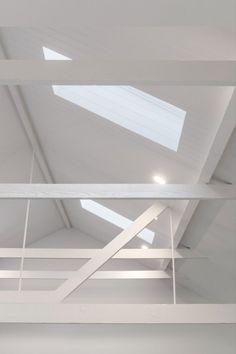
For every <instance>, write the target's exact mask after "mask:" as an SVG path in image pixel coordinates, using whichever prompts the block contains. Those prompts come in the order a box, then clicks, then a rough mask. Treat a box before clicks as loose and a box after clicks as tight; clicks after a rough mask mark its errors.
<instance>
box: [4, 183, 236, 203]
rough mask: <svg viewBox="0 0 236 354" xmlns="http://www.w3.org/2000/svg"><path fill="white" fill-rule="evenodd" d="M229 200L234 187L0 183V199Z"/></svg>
mask: <svg viewBox="0 0 236 354" xmlns="http://www.w3.org/2000/svg"><path fill="white" fill-rule="evenodd" d="M86 198H89V199H94V198H95V199H96V198H99V199H158V200H162V199H163V200H181V199H183V200H190V199H193V200H194V199H195V200H211V199H213V200H215V199H223V200H232V199H236V185H224V184H222V185H221V184H165V185H158V184H36V183H33V184H23V183H20V184H14V183H11V184H3V183H2V184H0V199H86Z"/></svg>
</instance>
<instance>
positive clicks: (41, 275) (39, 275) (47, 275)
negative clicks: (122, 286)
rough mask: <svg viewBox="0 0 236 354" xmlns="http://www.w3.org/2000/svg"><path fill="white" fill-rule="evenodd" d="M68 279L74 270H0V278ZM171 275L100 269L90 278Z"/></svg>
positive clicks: (167, 277)
mask: <svg viewBox="0 0 236 354" xmlns="http://www.w3.org/2000/svg"><path fill="white" fill-rule="evenodd" d="M20 277H21V278H22V279H64V280H65V279H68V278H76V277H77V272H75V271H41V270H40V271H36V270H34V271H31V270H24V271H22V272H20V271H18V270H0V279H19V278H20ZM169 278H171V275H170V274H169V273H168V272H165V271H162V270H101V271H98V272H96V273H94V274H93V275H92V276H91V277H90V279H95V280H115V279H123V280H125V279H169Z"/></svg>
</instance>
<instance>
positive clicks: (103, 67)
mask: <svg viewBox="0 0 236 354" xmlns="http://www.w3.org/2000/svg"><path fill="white" fill-rule="evenodd" d="M36 83H37V84H47V85H53V84H54V85H55V84H56V85H78V84H79V85H139V84H158V85H191V86H194V85H200V86H202V85H208V86H210V85H217V86H219V85H220V86H224V85H227V86H234V85H236V61H200V60H199V61H179V60H169V61H168V60H152V61H97V60H96V61H90V60H86V61H84V60H69V61H63V60H62V61H61V60H56V61H54V60H48V61H46V60H45V61H44V60H41V61H40V60H0V84H1V85H25V84H36Z"/></svg>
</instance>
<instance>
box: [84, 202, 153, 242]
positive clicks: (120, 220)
mask: <svg viewBox="0 0 236 354" xmlns="http://www.w3.org/2000/svg"><path fill="white" fill-rule="evenodd" d="M80 203H81V206H82V208H83V209H85V210H87V211H89V212H90V213H92V214H94V215H96V216H98V217H99V218H101V219H103V220H106V221H108V222H110V223H111V224H113V225H116V226H118V227H120V228H121V229H123V230H124V229H126V228H127V227H128V226H129V225H130V224H132V221H131V220H129V219H128V218H126V217H124V216H122V215H120V214H118V213H116V212H115V211H113V210H111V209H108V208H106V207H104V206H103V205H101V204H99V203H97V202H94V201H93V200H90V199H81V200H80ZM154 236H155V232H153V231H151V230H148V229H143V231H141V232H140V233H139V234H138V235H137V237H139V238H141V239H142V240H144V241H146V242H148V243H150V244H151V243H152V242H153V239H154Z"/></svg>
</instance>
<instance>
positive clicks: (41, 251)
mask: <svg viewBox="0 0 236 354" xmlns="http://www.w3.org/2000/svg"><path fill="white" fill-rule="evenodd" d="M100 251H101V249H99V248H89V249H88V248H81V249H75V248H25V249H24V251H23V250H22V248H0V259H1V258H21V257H22V256H23V253H24V258H30V259H50V258H52V259H89V258H93V257H96V255H97V254H98V253H99V252H100ZM174 257H175V258H176V259H185V258H204V257H203V256H201V255H200V254H199V253H197V252H195V251H192V250H189V249H185V248H179V249H175V252H174ZM112 258H114V259H171V258H172V251H171V249H169V248H162V249H161V248H148V249H140V248H137V249H135V248H134V249H132V248H123V249H121V250H120V251H119V252H117V253H116V254H115V255H114V256H113V257H112Z"/></svg>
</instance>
